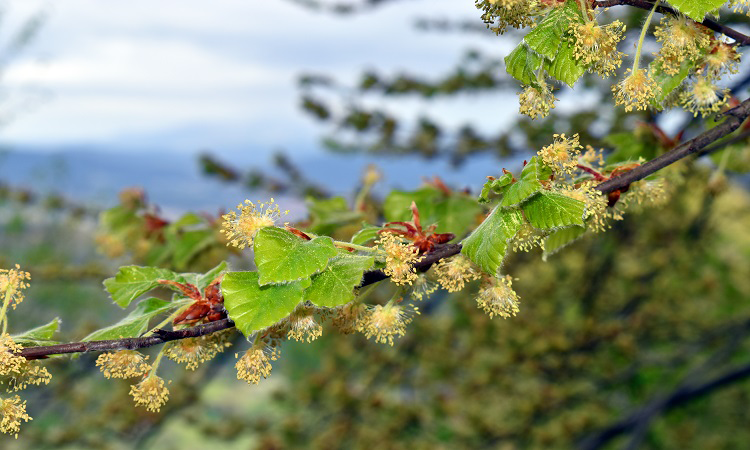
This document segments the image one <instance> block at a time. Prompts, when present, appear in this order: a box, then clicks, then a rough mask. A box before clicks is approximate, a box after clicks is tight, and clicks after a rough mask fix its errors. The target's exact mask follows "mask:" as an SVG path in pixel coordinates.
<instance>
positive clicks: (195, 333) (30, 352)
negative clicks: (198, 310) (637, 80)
mask: <svg viewBox="0 0 750 450" xmlns="http://www.w3.org/2000/svg"><path fill="white" fill-rule="evenodd" d="M723 115H724V116H725V117H726V118H727V119H726V121H725V122H723V123H722V124H720V125H718V126H716V127H714V128H711V129H710V130H707V131H706V132H704V133H702V134H700V135H698V136H696V137H695V138H693V139H691V140H689V141H686V142H684V143H682V144H680V145H679V146H677V147H675V148H674V149H672V150H670V151H669V152H667V153H664V154H663V155H661V156H658V157H656V158H654V159H652V160H651V161H648V162H647V163H645V164H643V165H641V166H638V167H636V168H635V169H633V170H631V171H629V172H625V173H624V174H622V175H620V176H617V177H614V178H611V179H609V180H607V181H605V182H603V183H601V184H599V185H598V186H596V189H598V190H599V191H601V192H602V193H605V194H606V193H609V192H612V191H616V190H618V189H622V188H624V187H626V186H628V185H630V184H631V183H633V182H635V181H638V180H641V179H643V178H645V177H647V176H649V175H651V174H652V173H654V172H656V171H658V170H660V169H663V168H664V167H666V166H668V165H670V164H672V163H674V162H676V161H679V160H680V159H682V158H685V157H686V156H689V155H692V154H696V153H698V152H699V151H700V150H701V149H703V148H705V147H706V146H708V145H709V144H711V143H712V142H715V141H716V140H718V139H721V138H722V137H724V136H726V135H728V134H730V133H732V132H733V131H735V130H736V129H737V128H739V127H740V125H741V124H742V122H744V121H745V119H746V118H747V117H748V116H750V99H747V100H745V101H744V102H742V103H740V105H739V106H737V107H736V108H733V109H730V110H729V111H727V112H725V113H724V114H723ZM460 252H461V244H445V245H440V246H438V247H436V249H435V250H434V251H432V252H430V253H428V254H427V255H425V256H424V257H423V258H422V260H420V261H419V262H417V263H416V264H414V267H415V268H416V269H417V270H418V271H420V272H424V271H426V270H428V269H429V268H430V267H431V266H432V265H433V264H435V263H436V262H438V261H440V260H442V259H445V258H449V257H451V256H454V255H457V254H458V253H460ZM386 278H388V276H387V275H386V274H385V273H384V272H383V271H382V270H371V271H368V272H365V273H364V275H363V277H362V283H361V284H360V287H364V286H367V285H370V284H373V283H377V282H379V281H382V280H385V279H386ZM232 327H234V322H232V321H231V320H230V319H222V320H218V321H215V322H211V323H207V324H205V325H198V326H195V327H192V328H187V329H184V330H177V331H167V330H156V331H155V333H156V336H148V337H140V338H127V339H113V340H107V341H90V342H73V343H69V344H59V345H49V346H42V347H27V348H24V349H23V350H22V351H21V356H24V357H26V358H27V359H38V358H43V357H45V356H48V355H55V354H63V353H86V352H98V351H108V350H123V349H129V350H135V349H139V348H146V347H152V346H154V345H159V344H163V343H165V342H169V341H174V340H177V339H186V338H191V337H199V336H204V335H207V334H211V333H216V332H217V331H221V330H226V329H229V328H232Z"/></svg>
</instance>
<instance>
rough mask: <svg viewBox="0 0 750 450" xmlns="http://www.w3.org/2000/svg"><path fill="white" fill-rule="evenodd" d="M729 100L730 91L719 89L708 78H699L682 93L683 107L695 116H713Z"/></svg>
mask: <svg viewBox="0 0 750 450" xmlns="http://www.w3.org/2000/svg"><path fill="white" fill-rule="evenodd" d="M728 100H729V89H726V88H723V89H722V88H719V87H717V86H716V85H715V84H714V83H713V82H712V81H711V80H710V79H709V78H708V77H698V78H697V79H696V80H695V81H694V82H693V84H692V85H691V86H689V87H688V88H687V89H686V90H685V92H683V93H682V97H681V103H682V106H683V107H684V108H685V109H686V110H688V111H690V112H691V113H693V116H698V115H699V114H700V115H701V116H702V117H707V116H710V115H713V114H715V113H717V112H719V110H721V107H722V106H724V105H726V104H727V101H728Z"/></svg>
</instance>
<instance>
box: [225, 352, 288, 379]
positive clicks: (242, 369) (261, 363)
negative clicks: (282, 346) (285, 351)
mask: <svg viewBox="0 0 750 450" xmlns="http://www.w3.org/2000/svg"><path fill="white" fill-rule="evenodd" d="M235 356H236V355H235ZM278 357H279V350H278V348H276V347H271V346H269V345H267V344H265V343H263V342H260V343H256V344H255V345H253V346H252V347H251V348H250V349H248V350H247V351H246V352H245V353H244V354H243V355H242V357H240V358H239V359H238V360H237V364H235V366H234V367H235V368H236V369H237V379H238V380H244V381H246V382H247V383H248V384H258V383H259V382H260V379H261V378H268V376H269V375H271V369H272V367H271V361H276V360H277V359H278Z"/></svg>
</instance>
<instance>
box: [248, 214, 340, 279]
mask: <svg viewBox="0 0 750 450" xmlns="http://www.w3.org/2000/svg"><path fill="white" fill-rule="evenodd" d="M253 245H254V249H255V265H256V266H258V273H259V274H260V284H261V285H266V284H269V283H286V282H289V281H297V280H301V279H303V278H307V277H309V276H310V275H312V274H315V273H317V272H320V271H321V270H323V269H325V267H326V264H328V259H329V258H332V257H334V256H336V248H335V247H334V246H333V239H331V238H329V237H328V236H320V237H316V238H315V239H313V240H311V241H305V240H303V239H300V238H299V237H298V236H296V235H295V234H293V233H291V232H289V231H287V230H284V229H283V228H277V227H266V228H262V229H261V230H260V231H258V234H256V235H255V243H254V244H253Z"/></svg>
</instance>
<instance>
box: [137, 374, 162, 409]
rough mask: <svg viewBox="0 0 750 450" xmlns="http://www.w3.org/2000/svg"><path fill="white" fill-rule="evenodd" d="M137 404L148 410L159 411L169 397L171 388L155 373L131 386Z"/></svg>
mask: <svg viewBox="0 0 750 450" xmlns="http://www.w3.org/2000/svg"><path fill="white" fill-rule="evenodd" d="M130 395H132V396H133V400H134V401H135V404H136V406H144V407H145V408H146V409H147V410H148V411H151V412H159V411H160V410H161V407H162V406H164V405H165V404H166V403H167V400H168V399H169V389H167V386H166V385H165V383H164V380H163V379H162V378H161V377H158V376H156V375H154V374H153V373H152V374H150V375H148V376H147V377H146V378H144V379H143V381H141V382H140V383H138V384H134V385H131V386H130Z"/></svg>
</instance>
